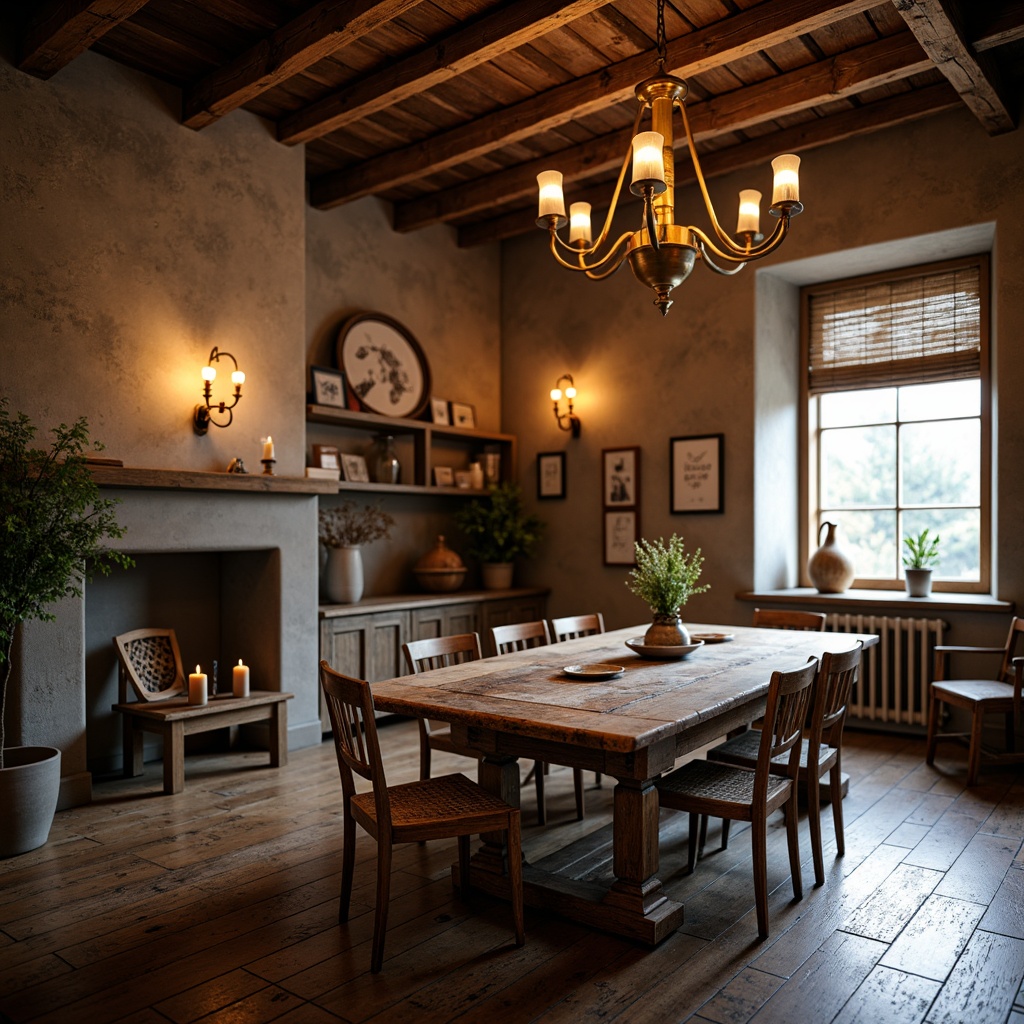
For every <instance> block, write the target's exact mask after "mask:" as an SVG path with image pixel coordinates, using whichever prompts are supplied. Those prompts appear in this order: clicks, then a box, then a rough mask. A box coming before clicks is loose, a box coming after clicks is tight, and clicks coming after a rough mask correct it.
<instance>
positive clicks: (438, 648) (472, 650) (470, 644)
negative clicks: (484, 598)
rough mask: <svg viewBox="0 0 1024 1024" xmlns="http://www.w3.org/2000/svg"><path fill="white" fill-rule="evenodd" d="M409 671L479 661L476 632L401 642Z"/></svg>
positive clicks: (478, 641)
mask: <svg viewBox="0 0 1024 1024" xmlns="http://www.w3.org/2000/svg"><path fill="white" fill-rule="evenodd" d="M402 652H403V653H404V654H405V662H406V664H407V665H408V666H409V671H410V672H411V673H412V674H413V675H416V674H417V673H418V672H426V671H427V670H428V669H432V668H445V667H446V666H448V665H461V664H462V663H463V662H466V661H479V660H480V658H481V657H482V655H481V653H480V636H479V634H477V633H458V634H456V635H455V636H437V637H428V638H427V639H426V640H410V641H409V642H408V643H406V644H402Z"/></svg>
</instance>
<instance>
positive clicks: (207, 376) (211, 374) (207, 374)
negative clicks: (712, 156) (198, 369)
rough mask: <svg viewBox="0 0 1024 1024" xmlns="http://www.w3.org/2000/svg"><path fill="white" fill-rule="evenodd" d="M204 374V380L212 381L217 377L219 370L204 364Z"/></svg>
mask: <svg viewBox="0 0 1024 1024" xmlns="http://www.w3.org/2000/svg"><path fill="white" fill-rule="evenodd" d="M202 374H203V380H206V381H212V380H216V379H217V371H216V370H215V369H214V368H213V367H212V366H204V367H203V369H202Z"/></svg>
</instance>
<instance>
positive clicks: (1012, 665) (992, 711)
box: [925, 616, 1024, 786]
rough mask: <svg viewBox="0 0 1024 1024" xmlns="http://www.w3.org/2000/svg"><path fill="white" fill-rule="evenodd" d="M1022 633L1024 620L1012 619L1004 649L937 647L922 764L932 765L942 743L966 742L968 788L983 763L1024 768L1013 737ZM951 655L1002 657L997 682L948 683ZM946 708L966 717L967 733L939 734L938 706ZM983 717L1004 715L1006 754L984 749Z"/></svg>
mask: <svg viewBox="0 0 1024 1024" xmlns="http://www.w3.org/2000/svg"><path fill="white" fill-rule="evenodd" d="M1022 634H1024V618H1022V617H1020V616H1016V617H1015V618H1014V619H1013V621H1012V622H1011V623H1010V632H1009V633H1008V634H1007V636H1006V643H1005V644H1004V645H1003V646H1002V647H949V646H946V645H942V646H939V647H936V648H935V681H934V682H933V683H932V684H931V688H930V691H929V695H930V696H929V701H928V750H927V753H926V755H925V760H926V761H927V763H928V764H934V763H935V747H936V745H937V744H938V743H939V742H941V741H945V740H950V739H963V738H965V737H966V738H968V740H969V746H968V754H967V785H968V786H973V785H974V784H975V783H976V782H977V781H978V775H979V774H980V772H981V759H982V757H985V758H986V759H987V761H988V762H989V763H990V764H1024V753H1020V752H1018V751H1017V749H1016V740H1015V736H1014V733H1015V731H1016V729H1019V728H1020V722H1021V670H1020V666H1019V664H1018V663H1017V662H1018V659H1017V658H1015V657H1014V655H1015V652H1016V647H1017V643H1018V641H1019V640H1020V637H1021V635H1022ZM951 654H1001V655H1002V656H1003V657H1002V663H1001V664H1000V666H999V672H998V674H997V675H996V678H995V679H948V678H947V676H948V675H949V656H950V655H951ZM943 704H949V705H951V706H952V707H955V708H961V709H962V710H964V711H967V712H969V713H970V716H971V731H970V732H969V733H951V732H940V731H939V718H940V717H941V715H942V705H943ZM985 715H1002V716H1003V728H1004V732H1005V737H1006V752H1005V753H1002V754H998V753H992V752H990V751H988V750H985V749H984V748H983V747H982V743H981V731H982V727H983V725H984V720H985Z"/></svg>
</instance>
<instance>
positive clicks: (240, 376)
mask: <svg viewBox="0 0 1024 1024" xmlns="http://www.w3.org/2000/svg"><path fill="white" fill-rule="evenodd" d="M231 383H232V384H244V383H245V374H244V373H242V371H241V370H235V372H234V373H232V374H231Z"/></svg>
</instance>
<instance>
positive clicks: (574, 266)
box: [551, 229, 633, 280]
mask: <svg viewBox="0 0 1024 1024" xmlns="http://www.w3.org/2000/svg"><path fill="white" fill-rule="evenodd" d="M632 237H633V232H632V231H626V232H624V233H623V234H622V235H620V236H619V238H618V239H616V241H615V244H614V245H613V246H612V247H611V249H609V250H608V252H607V253H606V254H605V255H604V256H602V257H601V259H599V260H598V261H597V262H596V263H591V264H590V265H589V266H588V265H587V264H586V263H584V261H583V257H584V256H585V255H586V252H589V251H590V250H587V251H586V252H581V253H580V254H579V257H580V260H579V263H570V262H569V261H568V260H564V259H563V258H562V257H561V256H560V255H559V252H558V249H557V248H556V247H555V241H556V240H557V241H559V242H561V239H560V238H558V237H557V236H556V235H555V231H554V229H552V230H551V255H552V256H554V257H555V261H556V262H557V263H558V264H559V265H560V266H563V267H565V268H566V269H567V270H582V271H584V272H585V273H586V274H587V275H588V276H589V275H590V274H591V272H592V271H595V270H600V269H601V267H603V266H604V265H605V264H606V263H608V261H609V260H611V259H612V258H613V257H614V256H615V254H616V253H617V252H618V250H619V249H620V248H621V247H622V246H623V244H624V243H626V242H628V241H629V239H630V238H632ZM563 245H564V243H563ZM574 251H575V250H574ZM625 258H626V254H625V253H623V254H622V255H621V256H620V257H619V258H618V260H617V261H616V264H615V267H614V268H613V269H616V270H617V269H618V266H619V264H620V263H621V262H622V261H623V260H624V259H625ZM610 272H611V271H610ZM610 272H609V273H610ZM595 280H600V278H595Z"/></svg>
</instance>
